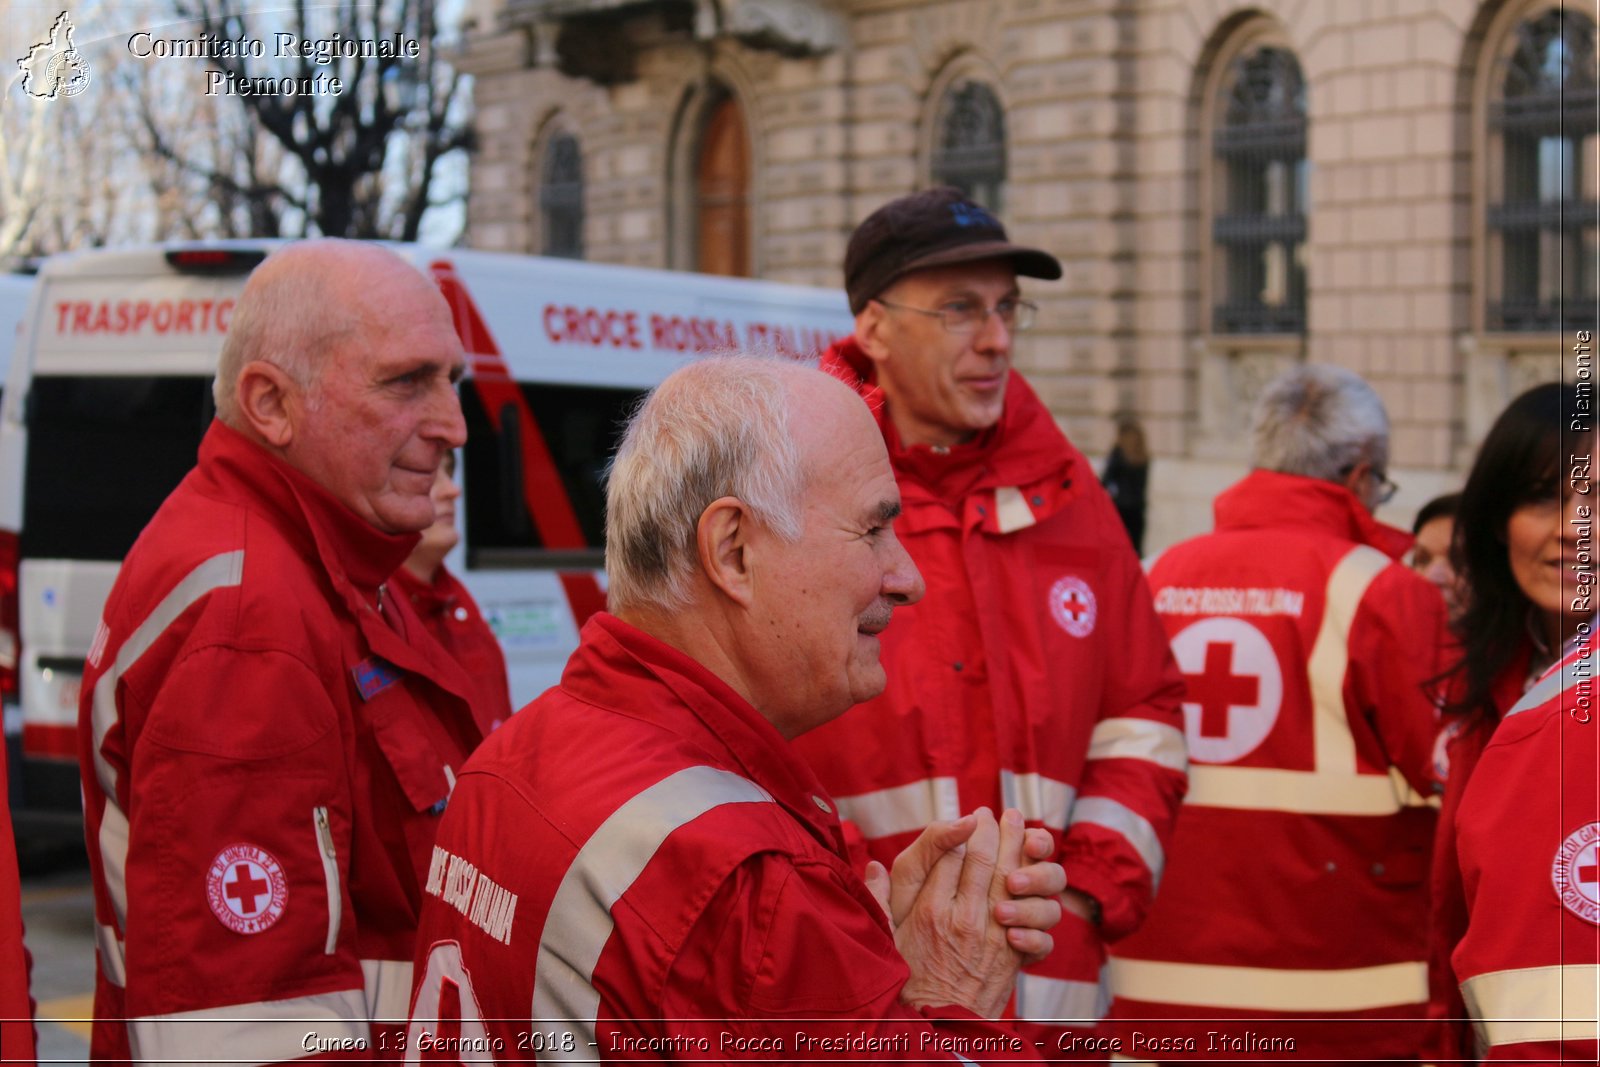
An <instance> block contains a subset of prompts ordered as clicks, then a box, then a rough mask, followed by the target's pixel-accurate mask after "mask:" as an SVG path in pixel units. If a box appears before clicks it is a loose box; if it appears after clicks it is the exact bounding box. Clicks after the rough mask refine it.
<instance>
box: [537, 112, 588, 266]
mask: <svg viewBox="0 0 1600 1067" xmlns="http://www.w3.org/2000/svg"><path fill="white" fill-rule="evenodd" d="M539 250H540V252H542V253H543V254H545V255H547V256H560V257H562V258H564V259H582V258H583V154H582V153H581V152H580V151H579V149H578V139H577V138H576V137H574V136H573V135H572V134H570V133H557V134H555V135H554V136H553V137H551V138H550V140H549V142H548V143H547V144H546V145H545V150H544V162H543V166H542V167H541V168H540V173H539Z"/></svg>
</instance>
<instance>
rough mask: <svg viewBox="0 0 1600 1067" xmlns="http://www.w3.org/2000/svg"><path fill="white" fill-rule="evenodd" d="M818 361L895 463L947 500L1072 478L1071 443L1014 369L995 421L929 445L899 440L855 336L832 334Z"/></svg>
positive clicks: (905, 473) (906, 473)
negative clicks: (872, 421) (955, 440)
mask: <svg viewBox="0 0 1600 1067" xmlns="http://www.w3.org/2000/svg"><path fill="white" fill-rule="evenodd" d="M821 366H822V369H823V370H825V371H827V372H828V373H829V374H832V375H833V376H834V377H836V378H838V379H839V380H840V381H842V382H844V383H845V384H846V385H848V386H850V387H851V388H852V389H854V390H855V391H856V392H857V393H859V394H861V397H862V399H864V400H865V401H866V402H867V406H868V407H869V408H871V409H872V413H873V416H874V417H875V418H876V419H877V420H878V428H879V429H880V430H881V431H882V432H883V439H884V443H885V444H886V445H887V446H888V448H889V458H890V459H891V460H892V461H893V463H894V467H895V470H896V471H897V472H898V473H900V474H902V475H908V476H909V477H910V478H912V479H913V480H914V481H916V482H917V483H919V484H921V485H922V486H924V487H926V488H927V489H928V490H929V491H930V492H932V493H933V494H934V495H936V496H938V497H940V498H941V499H944V500H946V501H954V500H956V499H959V498H960V497H962V496H964V495H966V494H967V493H969V492H972V491H974V490H984V489H995V488H998V487H1001V486H1017V487H1021V488H1024V489H1026V488H1028V487H1031V486H1034V485H1035V484H1037V483H1039V482H1041V481H1044V480H1050V481H1060V480H1063V479H1065V480H1068V481H1070V480H1071V477H1072V467H1073V466H1074V464H1075V462H1076V461H1075V455H1076V449H1074V448H1073V447H1072V446H1071V445H1070V444H1069V443H1068V442H1067V438H1066V435H1064V434H1063V433H1062V432H1061V429H1060V427H1058V426H1057V425H1056V422H1055V419H1054V418H1053V417H1051V415H1050V411H1049V409H1048V408H1046V407H1045V406H1044V403H1043V402H1042V401H1041V400H1040V399H1039V397H1038V394H1036V393H1035V392H1034V391H1033V387H1032V386H1030V385H1029V384H1028V383H1027V381H1026V380H1024V379H1023V377H1022V375H1021V374H1019V373H1017V371H1016V370H1015V369H1013V370H1012V372H1011V375H1010V377H1009V378H1008V379H1007V384H1006V403H1005V411H1004V413H1003V414H1002V415H1001V417H1000V422H999V423H998V424H996V425H995V426H994V427H992V428H991V429H989V430H986V431H984V432H983V433H981V434H979V435H978V436H977V437H976V438H974V439H973V440H972V441H970V442H968V443H967V444H964V445H956V446H954V447H952V448H950V449H947V450H942V451H935V450H934V449H933V448H931V447H929V446H927V445H909V446H907V445H904V444H902V443H901V442H900V435H899V434H898V433H896V432H895V428H894V421H893V420H892V419H890V418H889V405H888V400H887V398H886V397H885V396H884V394H883V390H882V389H881V388H880V387H879V386H878V385H877V382H876V373H875V368H874V367H873V364H872V360H871V359H870V358H868V356H867V354H866V353H865V352H863V351H862V350H861V346H860V345H858V344H857V343H856V339H855V337H854V336H851V337H846V338H843V339H842V340H839V341H836V342H834V344H833V345H832V346H831V347H830V348H829V349H828V351H827V352H825V353H823V356H822V362H821Z"/></svg>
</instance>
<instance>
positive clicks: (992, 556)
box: [797, 188, 1186, 1053]
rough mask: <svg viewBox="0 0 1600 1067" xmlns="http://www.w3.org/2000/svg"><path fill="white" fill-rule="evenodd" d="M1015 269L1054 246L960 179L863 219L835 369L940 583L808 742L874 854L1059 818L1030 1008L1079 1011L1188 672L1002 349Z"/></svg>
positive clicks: (1026, 1003) (1160, 803)
mask: <svg viewBox="0 0 1600 1067" xmlns="http://www.w3.org/2000/svg"><path fill="white" fill-rule="evenodd" d="M1018 275H1024V276H1027V277H1033V278H1044V279H1056V278H1059V277H1061V265H1060V263H1058V262H1057V261H1056V259H1055V258H1054V257H1053V256H1051V255H1049V254H1048V253H1046V252H1042V251H1039V250H1038V249H1034V248H1025V247H1022V246H1019V245H1015V244H1012V243H1011V242H1010V241H1009V240H1007V238H1006V232H1005V229H1004V227H1002V226H1001V224H1000V223H999V221H998V220H996V219H995V218H994V216H993V215H991V214H990V213H989V212H988V211H986V210H985V209H984V208H983V207H981V206H979V205H977V204H975V203H972V202H971V201H969V200H967V199H966V198H965V197H963V196H962V195H961V194H960V193H959V192H958V191H957V190H955V189H950V188H940V189H930V190H927V191H924V192H920V193H915V194H913V195H910V196H905V197H901V198H900V199H898V200H894V201H891V202H890V203H888V204H885V205H884V206H883V207H881V208H879V209H878V210H877V211H875V212H874V213H873V214H872V215H871V216H869V217H868V218H867V220H866V221H865V222H863V223H862V224H861V225H860V226H859V227H858V228H857V229H856V231H855V233H854V235H852V237H851V239H850V245H849V249H848V251H847V252H846V254H845V288H846V290H847V291H848V293H849V297H850V308H851V310H852V311H853V312H854V313H855V316H856V327H855V333H854V335H853V336H851V337H848V338H846V339H845V340H843V341H841V342H839V343H838V344H836V345H834V346H833V348H831V349H830V350H829V351H828V352H827V354H826V355H825V356H824V357H823V366H824V368H825V369H828V370H830V371H831V372H833V373H834V374H836V375H838V376H839V377H840V378H842V379H844V380H845V381H846V382H847V383H848V384H850V385H851V386H853V387H854V388H855V389H856V390H857V391H858V392H860V393H861V395H862V396H863V397H865V398H866V400H867V401H868V404H869V405H870V406H871V407H872V409H873V411H874V413H875V415H876V417H877V420H878V424H879V427H880V428H881V430H882V431H883V436H884V440H885V443H886V444H887V445H888V449H889V455H890V459H891V461H892V462H893V465H894V469H895V475H896V478H897V480H898V482H899V486H900V492H901V498H902V503H903V506H904V509H905V510H904V512H903V514H902V515H901V517H900V519H899V520H898V521H897V523H896V526H895V530H896V533H897V534H899V535H900V537H901V539H902V541H903V542H904V543H905V546H906V548H907V549H908V550H909V551H910V553H911V556H912V558H913V559H914V560H915V562H916V564H917V566H918V568H919V569H920V570H921V571H922V574H923V577H924V579H925V580H926V582H927V595H926V597H925V598H924V599H923V600H922V602H921V603H920V604H917V605H915V606H914V607H909V608H902V609H901V611H900V613H897V614H903V616H904V621H903V622H902V621H901V619H900V618H898V617H897V619H896V625H895V627H894V628H892V629H891V630H890V631H888V632H887V633H886V634H885V635H884V636H883V638H882V640H883V663H884V666H885V668H886V669H887V671H888V675H889V684H888V688H887V689H886V691H885V692H884V694H883V695H882V696H881V697H879V698H877V699H876V700H875V701H872V702H870V703H872V704H873V705H875V706H874V707H870V708H867V709H863V710H862V711H861V712H860V713H859V714H857V715H855V716H849V717H846V718H844V719H839V720H835V721H834V722H832V723H829V724H828V725H826V726H823V727H821V728H820V729H817V730H815V731H813V732H811V733H809V734H807V735H805V736H804V737H802V738H800V739H799V740H798V741H797V745H798V746H799V748H800V750H801V751H802V752H803V753H804V754H805V755H806V756H807V757H808V758H809V759H810V761H811V762H812V764H813V766H814V767H815V768H816V769H817V772H818V774H819V775H820V777H821V779H822V782H823V784H824V785H825V786H826V787H827V788H828V790H829V792H830V793H832V794H833V795H834V798H835V799H836V800H837V801H838V805H839V810H840V812H841V814H842V815H844V816H845V817H846V818H847V819H848V820H849V822H850V824H852V825H853V827H854V830H855V831H858V832H859V838H858V839H857V840H856V842H855V843H856V845H858V846H859V848H858V857H857V859H858V862H860V863H864V862H865V861H866V859H867V858H868V857H871V858H877V859H880V860H887V859H892V858H893V856H894V855H895V854H896V853H898V852H899V851H900V850H901V849H903V848H904V847H905V846H906V845H908V844H909V843H910V842H911V841H912V840H913V839H914V838H915V837H916V836H917V834H918V833H919V832H920V831H921V830H922V828H923V827H924V826H926V825H928V824H929V823H931V822H934V821H937V820H944V819H952V818H956V817H958V816H960V815H961V814H963V813H966V812H969V811H972V810H974V809H976V808H978V807H980V806H987V807H990V808H993V809H996V810H998V809H999V808H1001V807H1015V808H1019V809H1021V811H1022V812H1023V814H1024V816H1025V817H1026V818H1027V819H1028V820H1029V824H1030V825H1034V826H1044V827H1047V828H1049V829H1050V830H1052V831H1053V832H1054V833H1055V835H1056V838H1057V841H1058V843H1059V846H1060V848H1059V853H1058V855H1057V856H1056V859H1057V860H1058V861H1059V862H1060V863H1062V865H1063V866H1065V868H1066V871H1067V886H1068V888H1067V891H1066V893H1065V894H1064V896H1063V901H1062V903H1063V904H1064V905H1065V907H1066V910H1067V912H1068V917H1067V918H1064V919H1063V921H1062V923H1061V925H1060V926H1058V927H1057V928H1056V931H1055V943H1056V949H1055V951H1054V952H1053V953H1052V955H1051V956H1050V957H1049V958H1047V959H1046V960H1044V961H1043V962H1042V963H1041V964H1039V965H1037V966H1035V967H1032V968H1030V969H1029V970H1028V972H1026V973H1025V974H1023V975H1022V976H1021V977H1019V979H1018V982H1017V993H1016V997H1017V1004H1016V1007H1017V1013H1018V1015H1019V1016H1020V1017H1021V1018H1023V1019H1031V1020H1035V1021H1046V1020H1058V1021H1059V1020H1089V1019H1098V1018H1099V1017H1100V1016H1101V1014H1103V1011H1104V1007H1105V998H1104V996H1103V995H1102V993H1101V985H1100V981H1099V978H1100V970H1101V967H1102V964H1103V962H1104V960H1105V951H1104V948H1103V947H1102V946H1103V943H1104V942H1106V941H1110V940H1115V939H1116V938H1119V937H1121V936H1123V935H1125V934H1127V933H1129V932H1130V931H1132V930H1133V929H1134V928H1136V927H1137V926H1138V925H1139V923H1140V921H1141V920H1142V919H1143V917H1144V915H1145V912H1146V910H1147V909H1148V908H1149V906H1150V901H1151V898H1152V896H1153V894H1154V892H1155V889H1156V884H1157V882H1158V881H1159V879H1160V876H1161V867H1162V861H1163V855H1164V849H1165V845H1166V842H1167V839H1168V836H1169V834H1170V833H1171V829H1172V823H1173V819H1174V817H1175V815H1176V812H1177V808H1178V805H1179V802H1180V801H1181V800H1182V798H1183V794H1184V789H1185V783H1186V757H1185V748H1184V739H1183V724H1182V719H1181V717H1180V711H1179V700H1180V698H1181V695H1182V681H1181V677H1180V675H1179V674H1178V672H1177V669H1176V667H1175V665H1174V663H1173V661H1172V658H1171V655H1170V653H1169V651H1168V647H1167V642H1166V638H1165V635H1164V631H1163V629H1162V627H1161V623H1160V621H1159V620H1158V619H1157V617H1156V614H1155V611H1154V608H1153V606H1152V603H1151V599H1150V592H1149V589H1148V587H1147V586H1146V584H1145V580H1144V575H1143V573H1142V572H1141V570H1140V568H1139V561H1138V559H1137V558H1136V557H1135V555H1134V553H1133V549H1132V546H1131V544H1130V543H1129V541H1128V536H1127V534H1126V532H1125V531H1124V530H1123V527H1122V524H1121V520H1120V519H1119V518H1118V517H1117V512H1116V509H1115V508H1114V507H1113V506H1112V503H1111V500H1110V498H1109V497H1107V495H1106V493H1105V491H1104V490H1103V489H1102V488H1101V487H1100V484H1099V481H1098V480H1097V479H1096V478H1095V476H1094V472H1093V470H1092V469H1091V468H1090V466H1089V463H1088V461H1087V460H1086V459H1085V458H1084V456H1083V454H1082V453H1080V452H1079V451H1078V450H1077V449H1076V448H1075V447H1073V445H1072V444H1071V443H1070V442H1069V441H1068V440H1067V439H1066V438H1065V437H1064V436H1063V435H1062V433H1061V431H1060V430H1059V429H1058V428H1057V427H1056V424H1055V421H1054V419H1052V417H1051V415H1050V412H1049V411H1048V410H1047V409H1046V408H1045V407H1044V405H1043V404H1042V403H1041V402H1040V400H1039V399H1038V397H1037V396H1036V395H1035V394H1034V392H1033V390H1032V389H1031V388H1030V387H1029V386H1028V383H1027V382H1026V381H1024V380H1023V378H1022V376H1021V375H1019V374H1017V373H1015V372H1014V371H1013V369H1012V367H1011V343H1012V337H1013V335H1014V334H1015V333H1016V332H1018V331H1020V330H1026V329H1027V328H1028V327H1029V326H1031V325H1032V324H1033V320H1034V316H1035V312H1036V308H1035V306H1034V305H1033V304H1032V303H1029V302H1028V301H1026V300H1024V299H1023V298H1022V295H1021V292H1020V291H1019V289H1018V287H1017V276H1018ZM1078 1032H1080V1033H1081V1032H1082V1027H1081V1026H1080V1027H1079V1031H1078ZM1064 1033H1070V1032H1064ZM1051 1051H1052V1052H1066V1053H1072V1052H1084V1051H1101V1050H1087V1049H1082V1048H1076V1047H1074V1048H1067V1047H1061V1048H1059V1049H1051Z"/></svg>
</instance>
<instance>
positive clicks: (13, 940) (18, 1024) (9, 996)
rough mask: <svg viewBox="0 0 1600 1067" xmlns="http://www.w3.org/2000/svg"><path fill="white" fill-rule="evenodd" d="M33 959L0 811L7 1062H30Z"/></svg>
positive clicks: (2, 770)
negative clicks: (24, 939)
mask: <svg viewBox="0 0 1600 1067" xmlns="http://www.w3.org/2000/svg"><path fill="white" fill-rule="evenodd" d="M5 793H6V759H5V754H4V753H0V794H5ZM30 970H32V961H31V960H30V959H29V958H28V951H27V949H26V948H24V947H23V943H22V883H21V880H20V877H19V875H18V872H17V849H16V842H15V841H14V840H13V839H12V836H11V810H10V808H9V806H8V807H7V809H6V810H5V811H0V1050H3V1052H0V1055H3V1056H4V1057H5V1062H6V1063H32V1062H34V1060H33V1001H32V999H31V998H30V997H29V996H28V972H29V971H30Z"/></svg>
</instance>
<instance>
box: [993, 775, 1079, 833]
mask: <svg viewBox="0 0 1600 1067" xmlns="http://www.w3.org/2000/svg"><path fill="white" fill-rule="evenodd" d="M1077 796H1078V791H1077V790H1076V789H1074V788H1072V786H1070V785H1068V784H1067V783H1066V782H1058V781H1056V780H1055V779H1054V778H1046V777H1045V776H1044V775H1042V774H1036V773H1034V772H1032V771H1029V772H1027V773H1026V774H1017V773H1015V772H1014V771H1008V770H1004V769H1002V770H1001V771H1000V803H1001V804H1003V805H1004V806H1005V807H1008V808H1016V809H1017V810H1018V811H1020V812H1022V817H1023V818H1024V819H1027V820H1028V821H1029V822H1039V823H1043V824H1044V825H1046V826H1048V827H1050V828H1051V829H1052V830H1065V829H1066V828H1067V816H1068V815H1069V814H1071V812H1072V802H1073V801H1074V800H1075V799H1076V798H1077Z"/></svg>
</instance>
